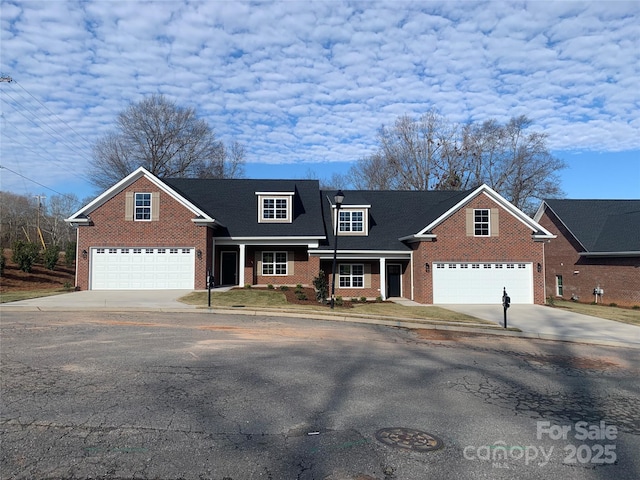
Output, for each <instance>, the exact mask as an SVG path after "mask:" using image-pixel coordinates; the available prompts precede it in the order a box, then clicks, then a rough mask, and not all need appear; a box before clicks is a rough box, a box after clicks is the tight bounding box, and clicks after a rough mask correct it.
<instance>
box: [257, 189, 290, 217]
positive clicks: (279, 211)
mask: <svg viewBox="0 0 640 480" xmlns="http://www.w3.org/2000/svg"><path fill="white" fill-rule="evenodd" d="M256 195H257V196H258V223H291V222H292V219H293V195H294V194H293V193H290V192H283V193H279V192H256Z"/></svg>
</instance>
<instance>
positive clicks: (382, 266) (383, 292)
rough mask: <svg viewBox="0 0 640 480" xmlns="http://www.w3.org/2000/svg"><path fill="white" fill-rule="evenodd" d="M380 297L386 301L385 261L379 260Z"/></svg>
mask: <svg viewBox="0 0 640 480" xmlns="http://www.w3.org/2000/svg"><path fill="white" fill-rule="evenodd" d="M380 296H381V297H382V300H386V299H387V259H386V258H381V259H380Z"/></svg>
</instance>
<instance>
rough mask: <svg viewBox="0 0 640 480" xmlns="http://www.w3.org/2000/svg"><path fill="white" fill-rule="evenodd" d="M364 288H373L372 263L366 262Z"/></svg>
mask: <svg viewBox="0 0 640 480" xmlns="http://www.w3.org/2000/svg"><path fill="white" fill-rule="evenodd" d="M363 270H364V288H371V264H370V263H365V264H364V268H363Z"/></svg>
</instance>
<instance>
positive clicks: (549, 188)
mask: <svg viewBox="0 0 640 480" xmlns="http://www.w3.org/2000/svg"><path fill="white" fill-rule="evenodd" d="M531 123H532V122H531V120H529V119H528V118H527V117H525V116H524V115H522V116H519V117H514V118H512V119H511V120H509V122H508V123H507V124H506V125H499V124H497V122H495V121H494V120H490V121H487V122H484V123H483V124H481V125H477V126H470V127H469V128H467V129H466V131H465V138H464V151H465V156H466V158H467V160H468V163H467V165H468V166H469V167H470V168H469V175H470V178H471V179H472V180H473V181H474V182H475V183H478V184H480V183H486V184H487V185H489V186H490V187H491V188H493V189H494V190H496V191H497V192H499V193H500V194H501V195H503V196H504V197H505V198H507V199H508V200H509V201H510V202H511V203H513V204H514V205H515V206H516V207H518V208H520V209H521V210H523V211H525V212H528V213H532V212H533V211H534V210H535V208H536V206H537V203H539V200H541V199H543V198H549V197H561V196H563V192H562V189H561V188H560V179H559V176H558V171H560V170H562V169H564V168H566V164H565V163H564V162H563V161H562V160H560V159H559V158H556V157H554V156H553V155H551V153H550V152H549V149H548V147H547V144H546V140H547V135H546V134H543V133H539V132H527V129H528V128H529V127H530V126H531Z"/></svg>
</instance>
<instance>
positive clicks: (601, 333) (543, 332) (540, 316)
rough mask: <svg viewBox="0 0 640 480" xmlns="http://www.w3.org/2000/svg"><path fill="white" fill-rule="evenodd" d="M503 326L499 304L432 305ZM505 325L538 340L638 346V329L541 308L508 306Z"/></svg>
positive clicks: (639, 340)
mask: <svg viewBox="0 0 640 480" xmlns="http://www.w3.org/2000/svg"><path fill="white" fill-rule="evenodd" d="M436 306H438V307H442V308H446V309H447V310H453V311H454V312H460V313H465V314H467V315H472V316H474V317H476V318H481V319H483V320H489V321H492V322H495V323H497V324H498V325H503V322H504V310H503V308H502V305H500V304H497V305H436ZM507 326H509V327H516V328H519V329H520V330H522V331H523V332H525V333H528V334H536V335H538V336H539V337H540V338H545V337H548V338H555V339H566V340H571V341H579V340H598V341H603V340H604V341H607V342H620V343H631V344H637V345H640V327H638V326H636V325H629V324H627V323H621V322H615V321H613V320H605V319H603V318H598V317H591V316H588V315H580V314H578V313H573V312H569V311H567V310H563V309H561V308H552V307H546V306H543V305H511V307H510V308H509V310H507Z"/></svg>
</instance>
